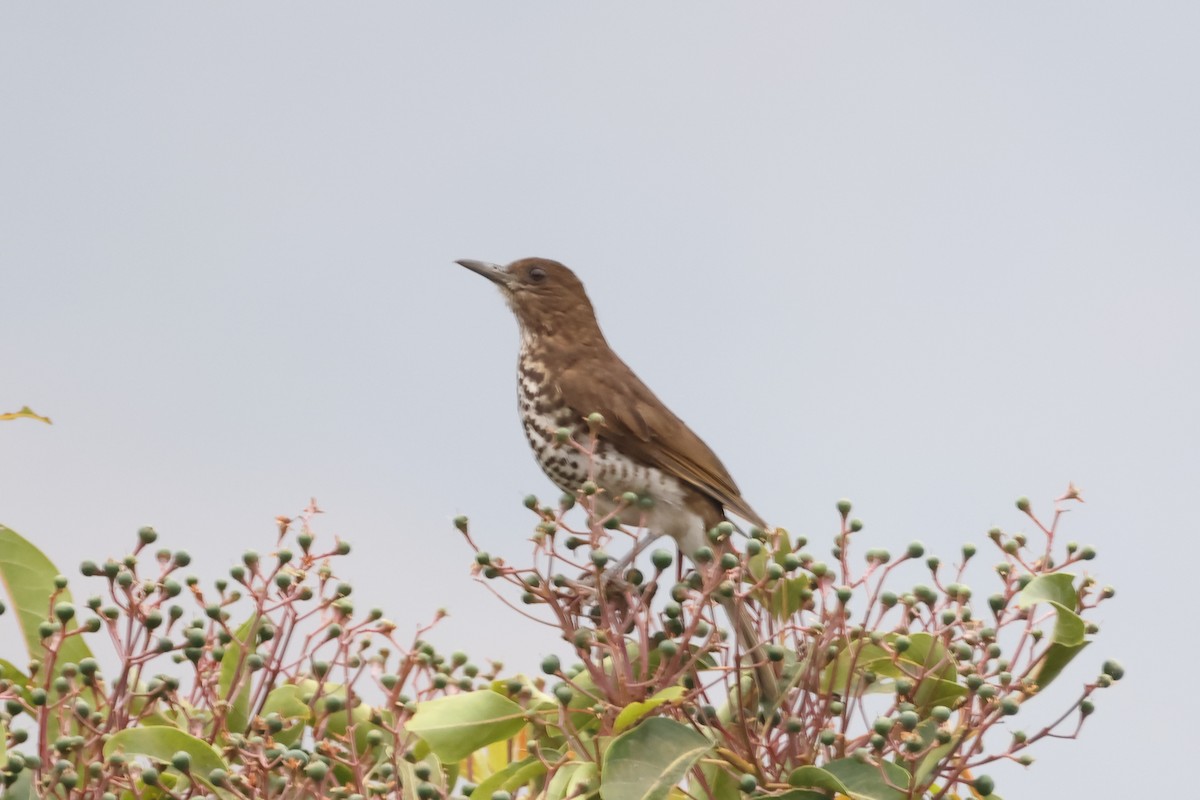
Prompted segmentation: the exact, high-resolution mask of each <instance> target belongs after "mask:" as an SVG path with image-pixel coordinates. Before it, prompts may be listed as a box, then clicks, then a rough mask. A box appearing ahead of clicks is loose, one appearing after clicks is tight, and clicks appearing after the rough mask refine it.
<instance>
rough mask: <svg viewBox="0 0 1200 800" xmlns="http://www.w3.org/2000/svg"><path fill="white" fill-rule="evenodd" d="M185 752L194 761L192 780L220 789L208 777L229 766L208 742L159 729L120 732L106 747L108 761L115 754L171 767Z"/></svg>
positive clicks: (161, 727) (188, 735) (178, 731)
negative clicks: (174, 760) (172, 762)
mask: <svg viewBox="0 0 1200 800" xmlns="http://www.w3.org/2000/svg"><path fill="white" fill-rule="evenodd" d="M181 750H182V751H183V752H185V753H187V754H188V755H189V756H191V758H192V772H191V774H192V777H193V778H194V779H195V780H197V781H198V782H200V783H203V784H204V785H205V786H208V787H209V788H210V789H211V788H216V787H213V786H212V785H211V784H209V783H208V773H210V772H212V771H213V770H214V769H223V770H226V771H228V770H229V765H228V764H226V763H225V760H224V759H223V758H221V754H220V753H218V752H217V750H216V748H215V747H213V746H212V745H210V744H209V743H208V742H206V741H204V740H203V739H197V738H196V737H195V736H192V735H191V734H190V733H184V732H183V731H181V730H179V729H178V728H168V727H165V726H157V725H156V726H150V727H146V728H126V729H125V730H122V731H117V732H116V733H114V734H113V735H112V737H111V738H110V739H109V740H108V741H107V742H106V743H105V744H104V757H105V758H107V757H108V756H110V755H112V754H113V753H126V754H128V755H138V756H146V757H147V758H154V759H157V760H159V761H162V762H164V763H167V764H169V763H171V758H172V757H173V756H174V755H175V754H176V753H178V752H179V751H181ZM218 794H221V792H218Z"/></svg>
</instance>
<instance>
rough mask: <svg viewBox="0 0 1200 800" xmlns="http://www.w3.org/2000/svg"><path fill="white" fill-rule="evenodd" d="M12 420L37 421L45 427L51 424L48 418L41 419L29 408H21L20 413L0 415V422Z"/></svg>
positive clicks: (13, 412)
mask: <svg viewBox="0 0 1200 800" xmlns="http://www.w3.org/2000/svg"><path fill="white" fill-rule="evenodd" d="M12 419H32V420H37V421H38V422H44V423H46V424H47V425H51V424H53V423H51V422H50V418H49V417H43V416H42V415H41V414H38V413H37V412H36V411H34V410H33V409H32V408H30V407H29V406H21V410H20V411H6V412H4V413H3V414H0V420H12Z"/></svg>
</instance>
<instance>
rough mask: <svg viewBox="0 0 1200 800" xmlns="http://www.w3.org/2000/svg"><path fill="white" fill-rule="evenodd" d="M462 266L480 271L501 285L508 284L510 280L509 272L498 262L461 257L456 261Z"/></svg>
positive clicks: (476, 271)
mask: <svg viewBox="0 0 1200 800" xmlns="http://www.w3.org/2000/svg"><path fill="white" fill-rule="evenodd" d="M454 263H455V264H458V265H459V266H460V267H466V268H467V269H469V270H471V272H475V273H478V274H480V275H482V276H483V277H485V278H487V279H488V280H489V281H491V282H492V283H496V284H499V285H500V286H507V285H508V283H509V280H510V277H509V274H508V273H507V272H505V271H504V268H503V267H501V266H499V265H498V264H489V263H488V262H486V261H475V260H474V259H470V258H460V259H459V260H458V261H455V262H454Z"/></svg>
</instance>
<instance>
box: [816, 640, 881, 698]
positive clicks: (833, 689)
mask: <svg viewBox="0 0 1200 800" xmlns="http://www.w3.org/2000/svg"><path fill="white" fill-rule="evenodd" d="M875 661H887V662H889V663H890V662H891V656H890V655H888V652H887V650H884V649H883V648H882V647H880V646H879V645H877V644H871V643H870V642H868V641H866V640H865V639H861V640H859V641H855V642H850V644H849V646H847V647H843V648H842V650H841V652H839V653H838V655H837V658H835V659H834V660H833V661H832V662H831V663H830V664H828V665H827V666H826V667H825V669H824V670H823V671H822V673H821V692H822V693H824V694H829V693H833V694H840V695H846V696H849V695H851V694H858V693H860V692H861V691H862V689H861V687H859V686H857V684H858V683H859V681H857V680H856V681H854V683H855V684H856V685H855V687H854V688H855V691H854V692H851V691H850V688H851V684H850V680H851V674H850V672H851V668H853V670H854V673H855V675H856V676H857V675H861V674H862V672H863V671H864V665H865V664H867V663H870V662H875Z"/></svg>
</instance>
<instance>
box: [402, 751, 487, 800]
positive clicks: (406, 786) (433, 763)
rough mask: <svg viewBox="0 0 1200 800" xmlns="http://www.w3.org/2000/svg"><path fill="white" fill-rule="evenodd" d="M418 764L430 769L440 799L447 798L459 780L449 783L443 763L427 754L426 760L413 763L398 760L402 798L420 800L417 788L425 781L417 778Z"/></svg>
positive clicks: (431, 780) (432, 782)
mask: <svg viewBox="0 0 1200 800" xmlns="http://www.w3.org/2000/svg"><path fill="white" fill-rule="evenodd" d="M417 764H424V765H426V766H427V767H429V773H430V774H429V783H431V784H433V786H434V787H435V788H436V789H437V790H438V796H439V797H446V796H447V795H448V794H449V793H450V792H449V791H448V789H449V786H453V785H454V783H455V781H456V780H457V778H456V777H451V778H450V780H449V781H447V780H446V776H445V774H444V773H443V771H442V762H441V761H440V760H438V757H437V756H435V755H432V754H426V757H425V758H423V759H418V760H417V761H415V762H412V763H410V762H409V761H408V759H407V758H398V759H396V767H397V769H398V770H399V771H400V784H401V797H403V799H404V800H419V799H418V797H417V786H418V785H419V784H421V783H423V781H421V779H419V778H418V777H417V771H416V766H417ZM447 784H448V785H447ZM481 800H482V798H481ZM489 800H490V798H489Z"/></svg>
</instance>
